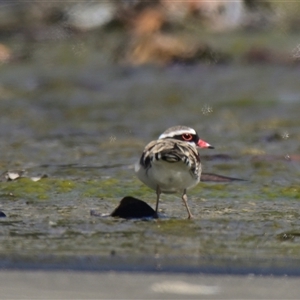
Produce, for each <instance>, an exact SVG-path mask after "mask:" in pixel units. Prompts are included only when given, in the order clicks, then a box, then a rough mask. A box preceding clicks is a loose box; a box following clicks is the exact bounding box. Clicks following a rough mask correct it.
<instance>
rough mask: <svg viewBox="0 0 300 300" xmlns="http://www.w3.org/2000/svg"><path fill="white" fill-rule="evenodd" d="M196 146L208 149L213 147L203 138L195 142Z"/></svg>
mask: <svg viewBox="0 0 300 300" xmlns="http://www.w3.org/2000/svg"><path fill="white" fill-rule="evenodd" d="M197 146H198V147H199V148H208V149H214V148H215V147H213V146H212V145H210V144H209V143H206V142H205V141H203V140H199V141H198V143H197Z"/></svg>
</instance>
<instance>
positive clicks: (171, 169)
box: [135, 160, 200, 193]
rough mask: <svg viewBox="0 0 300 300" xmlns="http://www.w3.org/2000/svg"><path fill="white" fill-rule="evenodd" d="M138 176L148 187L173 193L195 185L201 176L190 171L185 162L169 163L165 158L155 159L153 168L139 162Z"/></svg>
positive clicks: (136, 169) (136, 167) (136, 168)
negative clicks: (144, 166)
mask: <svg viewBox="0 0 300 300" xmlns="http://www.w3.org/2000/svg"><path fill="white" fill-rule="evenodd" d="M135 171H136V173H137V176H138V178H139V179H140V180H141V181H142V182H143V183H145V184H146V185H147V186H148V187H150V188H152V189H154V190H156V188H157V186H159V187H160V189H161V191H162V192H166V193H173V192H177V191H183V190H184V189H189V188H192V187H194V186H195V185H196V184H198V182H199V181H200V174H199V176H195V175H194V174H192V173H191V172H190V169H189V167H188V166H187V165H186V164H184V163H183V162H181V161H179V162H174V163H169V162H166V161H163V160H159V161H153V162H152V166H151V168H149V169H148V170H145V169H144V168H143V167H142V166H140V165H139V163H137V164H136V166H135Z"/></svg>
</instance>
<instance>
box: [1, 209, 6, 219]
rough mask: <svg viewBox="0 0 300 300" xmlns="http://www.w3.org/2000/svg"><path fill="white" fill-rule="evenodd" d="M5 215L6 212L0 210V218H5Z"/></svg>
mask: <svg viewBox="0 0 300 300" xmlns="http://www.w3.org/2000/svg"><path fill="white" fill-rule="evenodd" d="M5 217H6V214H5V213H4V212H3V211H1V210H0V218H5Z"/></svg>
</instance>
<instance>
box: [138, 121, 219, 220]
mask: <svg viewBox="0 0 300 300" xmlns="http://www.w3.org/2000/svg"><path fill="white" fill-rule="evenodd" d="M197 148H210V149H213V148H214V147H213V146H211V145H210V144H208V143H207V142H205V141H203V140H201V139H200V138H199V136H198V134H197V132H196V131H195V130H194V129H193V128H190V127H187V126H174V127H171V128H169V129H167V130H166V131H165V132H163V133H162V134H161V135H160V136H159V138H158V140H155V141H152V142H150V143H149V144H148V145H147V146H146V147H145V149H144V152H143V154H142V156H141V158H140V160H139V161H138V162H137V163H136V165H135V172H136V174H137V177H138V178H139V179H140V180H141V181H142V182H143V183H144V184H146V185H147V186H148V187H150V188H151V189H153V190H155V191H156V196H157V198H156V209H155V211H156V213H157V212H158V204H159V198H160V194H161V193H176V192H180V191H181V192H182V200H183V203H184V205H185V207H186V210H187V212H188V218H189V219H191V218H192V217H193V216H192V214H191V211H190V209H189V206H188V203H187V194H186V192H187V189H190V188H192V187H194V186H195V185H197V184H198V183H199V181H200V177H201V162H200V155H199V153H198V150H197Z"/></svg>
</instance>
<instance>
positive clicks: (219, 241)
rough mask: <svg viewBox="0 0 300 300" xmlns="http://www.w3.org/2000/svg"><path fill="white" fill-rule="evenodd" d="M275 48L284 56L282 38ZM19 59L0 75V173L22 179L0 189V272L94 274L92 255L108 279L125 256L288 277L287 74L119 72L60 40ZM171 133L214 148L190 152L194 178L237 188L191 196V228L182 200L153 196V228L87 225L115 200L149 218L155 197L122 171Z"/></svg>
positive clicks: (297, 244)
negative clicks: (213, 177) (144, 209)
mask: <svg viewBox="0 0 300 300" xmlns="http://www.w3.org/2000/svg"><path fill="white" fill-rule="evenodd" d="M268 38H269V39H270V37H269V35H267V37H266V39H268ZM210 39H211V37H210ZM222 39H224V36H222ZM278 39H280V41H281V43H282V44H285V45H291V47H290V50H291V51H292V50H293V47H294V46H295V47H296V44H297V43H296V41H295V39H293V38H291V36H286V37H285V36H282V35H281V36H280V37H278ZM108 40H109V37H108ZM230 40H232V41H233V37H232V34H230V36H228V41H230ZM274 40H276V39H275V38H274V36H273V42H274ZM292 41H294V42H292ZM298 42H299V41H298ZM79 43H80V45H82V47H81V48H80V49H81V50H80V51H81V52H80V51H79V52H78V51H77V52H74V47H75V46H74V45H79ZM235 43H238V37H237V40H236V41H235ZM11 45H12V47H14V46H15V45H14V43H13V41H12V42H11ZM220 45H221V43H220ZM73 46H74V47H73ZM15 47H16V46H15ZM232 47H233V48H234V45H233V46H232ZM229 48H230V47H229ZM76 49H77V48H76ZM31 56H32V57H31V59H30V60H29V61H19V62H12V63H10V64H4V65H1V66H0V82H1V84H0V91H1V93H0V116H1V117H0V152H1V156H0V169H1V171H3V172H5V171H7V170H25V171H26V172H27V173H26V176H28V177H27V178H21V179H18V180H14V181H8V182H6V181H3V182H1V183H0V199H1V204H0V210H1V211H3V212H4V213H5V214H6V217H5V218H1V219H0V226H1V232H0V256H1V257H2V258H3V259H2V262H1V265H2V266H22V265H24V264H26V263H28V264H36V265H37V266H38V265H43V264H48V267H51V264H52V263H53V264H55V262H59V263H60V264H61V265H63V263H64V262H65V263H66V264H67V265H68V266H69V267H70V266H72V267H74V268H76V266H78V265H80V267H82V268H84V266H86V265H89V266H90V267H93V268H96V269H97V268H98V269H101V268H104V265H103V261H102V260H101V259H102V258H103V259H106V265H105V268H107V269H109V268H117V267H116V263H114V262H113V261H110V259H111V258H114V259H119V260H117V261H119V262H120V265H118V267H120V268H122V264H124V265H126V263H125V262H124V261H123V260H122V259H123V258H126V260H125V261H127V266H128V265H129V264H130V263H128V262H132V265H131V266H134V265H136V266H143V265H147V263H148V262H149V261H152V260H154V261H156V260H160V266H156V267H157V268H160V267H162V266H163V262H164V261H165V262H166V264H167V265H168V266H169V267H170V268H172V266H174V265H176V266H179V267H184V266H189V267H191V268H196V267H197V266H198V265H199V266H201V265H202V264H205V265H206V266H208V267H214V268H215V270H218V268H221V267H224V266H225V267H230V266H233V265H238V267H240V268H243V267H244V268H246V269H247V268H249V270H250V269H251V268H254V269H255V268H256V267H259V265H260V264H261V263H262V262H263V265H264V266H269V267H270V266H271V267H272V266H280V267H283V268H285V269H286V270H290V269H293V267H294V266H295V264H294V263H293V262H294V261H298V259H299V253H300V219H299V214H300V213H299V207H300V188H299V186H300V185H299V174H300V155H299V150H300V148H299V141H300V133H299V132H300V131H299V128H300V118H299V111H300V86H299V78H300V67H299V66H298V65H289V64H276V63H275V64H269V63H266V64H264V65H262V64H248V63H237V62H232V63H228V64H223V65H212V64H201V63H200V64H196V65H194V66H193V65H189V66H186V65H172V66H167V67H154V66H141V67H131V66H128V65H120V64H117V63H113V62H112V61H111V60H109V59H108V57H107V53H106V52H105V51H104V52H103V51H102V52H101V51H100V50H99V49H98V48H97V47H96V46H95V44H93V42H89V41H80V42H78V41H76V40H72V39H71V40H68V41H59V42H55V43H53V42H51V41H45V42H39V43H36V44H34V45H33V46H32V53H31ZM176 124H183V125H188V126H191V127H193V128H195V129H196V130H197V131H198V133H199V135H200V137H201V138H203V139H204V140H206V141H207V142H209V143H211V144H212V145H214V146H215V150H203V151H201V154H202V163H203V171H204V172H210V173H216V174H219V175H224V176H231V177H237V178H241V179H244V181H235V182H228V183H221V182H202V183H200V184H199V185H198V186H197V187H196V188H195V189H193V190H191V191H189V194H188V195H189V205H190V208H191V210H192V212H193V215H194V216H195V218H194V219H193V220H187V219H186V217H187V214H186V210H185V208H184V206H183V205H182V201H181V197H180V194H174V195H163V196H162V202H161V204H160V209H161V212H160V218H159V219H156V220H123V219H116V218H112V217H109V216H106V217H96V216H91V215H90V211H91V210H96V211H97V212H99V213H100V214H101V213H103V214H105V213H111V212H112V211H113V209H114V208H115V207H116V206H117V205H118V203H119V201H120V200H121V199H122V198H123V197H124V196H127V195H130V196H133V197H137V198H139V199H142V200H144V201H146V202H147V203H148V204H149V205H151V206H152V207H154V205H155V193H154V191H151V190H150V189H148V188H147V187H145V186H144V185H143V184H142V183H141V182H139V181H138V180H137V179H136V177H135V175H134V168H133V165H134V163H135V162H136V161H137V160H138V159H139V156H140V154H141V152H142V150H143V147H144V146H145V144H146V143H147V142H149V141H150V140H152V139H155V138H156V137H157V136H158V135H159V134H160V133H161V132H162V131H164V130H165V129H166V128H168V127H169V126H172V125H176ZM42 174H46V175H47V177H46V178H42V179H41V180H39V181H37V182H34V181H32V180H31V179H30V177H31V176H37V175H42ZM88 258H90V259H88ZM142 258H143V259H142ZM139 259H141V261H139ZM234 262H235V263H234ZM124 268H125V267H124ZM141 268H142V267H141Z"/></svg>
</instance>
